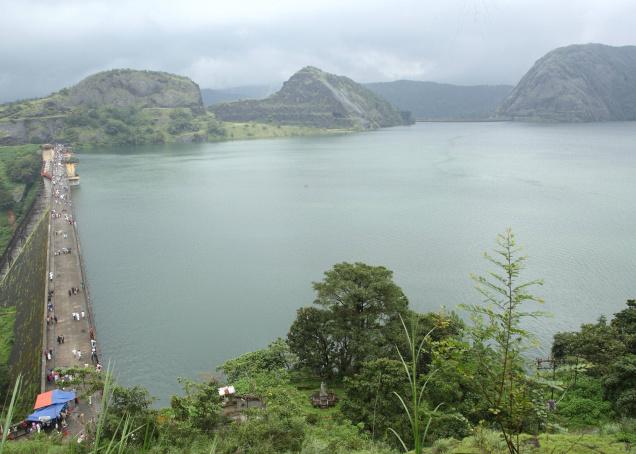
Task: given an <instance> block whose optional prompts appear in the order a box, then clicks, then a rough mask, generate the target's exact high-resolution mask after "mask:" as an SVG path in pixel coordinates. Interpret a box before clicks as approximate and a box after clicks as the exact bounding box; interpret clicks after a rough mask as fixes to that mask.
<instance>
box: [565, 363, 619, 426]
mask: <svg viewBox="0 0 636 454" xmlns="http://www.w3.org/2000/svg"><path fill="white" fill-rule="evenodd" d="M557 414H558V415H559V416H561V417H564V418H565V419H566V421H565V422H566V424H568V425H569V426H571V427H586V426H588V427H589V426H596V427H599V426H601V425H603V424H605V423H607V422H609V421H610V420H611V419H612V417H613V416H614V412H613V411H612V404H611V403H610V402H608V401H606V400H604V399H603V386H602V384H601V381H600V380H599V379H596V378H593V377H588V376H585V375H583V376H581V377H579V379H578V380H577V383H576V385H573V386H572V387H571V388H570V389H569V390H568V393H567V394H566V395H565V398H564V399H563V400H562V401H561V402H560V403H559V404H558V406H557Z"/></svg>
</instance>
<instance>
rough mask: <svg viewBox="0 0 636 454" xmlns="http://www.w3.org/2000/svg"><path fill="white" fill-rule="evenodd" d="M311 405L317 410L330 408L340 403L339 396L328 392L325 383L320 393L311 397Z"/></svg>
mask: <svg viewBox="0 0 636 454" xmlns="http://www.w3.org/2000/svg"><path fill="white" fill-rule="evenodd" d="M310 399H311V404H312V405H313V406H314V407H316V408H329V407H333V406H334V405H336V402H338V396H336V394H335V393H332V392H328V391H327V385H325V382H322V383H321V384H320V391H318V392H316V393H314V394H312V396H311V397H310Z"/></svg>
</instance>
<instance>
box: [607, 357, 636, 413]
mask: <svg viewBox="0 0 636 454" xmlns="http://www.w3.org/2000/svg"><path fill="white" fill-rule="evenodd" d="M603 385H604V387H605V391H606V397H607V398H608V399H609V400H610V401H611V402H613V404H614V407H615V409H616V411H617V412H618V413H619V414H621V415H623V416H627V417H630V418H633V417H636V355H632V354H626V355H624V356H622V357H620V358H619V359H617V360H616V361H615V362H614V363H613V364H612V366H611V368H610V371H609V374H608V375H607V376H606V377H605V378H604V380H603Z"/></svg>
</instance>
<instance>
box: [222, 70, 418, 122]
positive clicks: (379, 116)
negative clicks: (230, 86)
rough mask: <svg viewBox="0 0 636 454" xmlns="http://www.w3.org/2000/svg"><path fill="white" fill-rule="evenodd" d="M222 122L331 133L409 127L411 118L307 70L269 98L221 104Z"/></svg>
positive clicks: (342, 81) (350, 85)
mask: <svg viewBox="0 0 636 454" xmlns="http://www.w3.org/2000/svg"><path fill="white" fill-rule="evenodd" d="M212 110H213V112H214V113H215V114H216V116H217V117H218V118H219V119H222V120H224V121H231V122H251V121H253V122H261V123H276V124H283V125H298V126H310V127H316V128H330V129H373V128H379V127H386V126H396V125H400V124H408V123H409V117H408V116H407V115H405V114H401V113H400V112H398V111H397V110H396V109H395V108H393V106H391V105H390V104H389V103H388V102H387V101H385V100H384V99H382V98H380V97H379V96H377V95H376V94H374V93H373V92H372V91H370V90H368V89H366V88H364V87H363V86H362V85H360V84H358V83H356V82H354V81H353V80H351V79H349V78H347V77H343V76H336V75H334V74H329V73H326V72H324V71H321V70H320V69H318V68H314V67H311V66H308V67H306V68H303V69H301V70H300V71H298V72H297V73H296V74H294V75H293V76H292V77H291V78H290V79H289V80H288V81H287V82H285V83H284V84H283V87H282V88H281V89H280V90H279V91H278V92H276V93H274V94H273V95H272V96H270V97H269V98H266V99H263V100H247V101H239V102H234V103H229V104H221V105H218V106H215V107H213V108H212Z"/></svg>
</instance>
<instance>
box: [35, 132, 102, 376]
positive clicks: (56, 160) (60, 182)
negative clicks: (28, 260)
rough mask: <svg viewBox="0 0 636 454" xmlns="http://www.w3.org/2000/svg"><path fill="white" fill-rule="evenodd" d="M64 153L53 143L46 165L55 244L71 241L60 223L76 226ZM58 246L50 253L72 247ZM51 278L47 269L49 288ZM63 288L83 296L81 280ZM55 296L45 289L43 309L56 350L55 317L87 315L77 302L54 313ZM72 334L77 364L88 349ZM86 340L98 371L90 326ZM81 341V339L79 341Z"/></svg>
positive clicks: (60, 338) (49, 354)
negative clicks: (45, 304) (68, 311)
mask: <svg viewBox="0 0 636 454" xmlns="http://www.w3.org/2000/svg"><path fill="white" fill-rule="evenodd" d="M65 152H66V150H65V148H64V147H63V146H60V145H56V146H55V147H54V149H53V152H52V162H51V166H50V168H51V175H50V179H51V185H52V190H51V194H52V205H53V207H52V209H51V219H52V223H53V226H52V227H53V229H52V230H53V232H54V233H55V241H54V242H55V243H58V244H59V243H66V242H67V241H69V242H70V241H72V235H70V233H71V232H68V231H67V230H66V229H65V228H64V224H63V223H66V224H68V225H71V226H73V227H75V226H76V225H77V221H76V220H75V219H74V217H73V214H72V202H71V193H70V187H69V185H68V182H67V180H66V170H65V167H64V154H65ZM69 237H70V238H69ZM61 246H63V247H59V246H58V248H55V249H54V253H53V255H54V257H58V256H63V255H69V254H71V252H72V250H73V249H72V244H62V245H61ZM58 260H68V259H61V258H60V259H57V258H55V259H54V262H53V263H54V264H55V262H56V261H58ZM55 277H56V276H55V274H54V272H53V270H51V271H50V273H49V281H50V282H51V284H50V287H55V286H56V281H57V279H55ZM58 291H59V288H58ZM65 291H66V293H67V294H68V297H69V299H70V298H72V297H73V296H77V295H80V296H81V295H84V283H83V282H81V283H80V285H78V286H72V287H70V288H68V289H67V290H65ZM84 296H85V295H84ZM55 298H59V293H58V295H57V296H56V293H55V289H54V288H52V289H50V290H49V295H48V301H47V311H48V312H47V313H48V315H47V326H50V327H51V328H48V329H53V330H54V331H53V334H55V335H56V340H57V346H56V348H57V349H62V348H69V347H66V346H65V345H64V344H65V337H64V334H62V333H59V332H57V331H58V330H57V327H58V320H59V319H58V317H62V316H64V315H68V316H70V317H71V318H72V319H73V321H82V320H84V319H85V318H86V315H87V313H86V308H84V307H81V306H79V304H78V305H74V306H76V307H74V308H73V309H72V311H71V312H70V313H69V314H57V313H56V307H55V305H54V299H55ZM80 301H81V300H80ZM83 332H85V331H83ZM75 337H76V336H70V337H69V340H70V341H71V342H72V344H71V345H74V346H71V347H70V351H71V353H72V355H73V358H74V360H75V361H77V362H80V364H81V361H82V358H83V351H86V350H87V349H88V348H89V345H88V344H87V345H86V347H85V348H82V346H81V345H78V344H79V342H77V341H74V339H75ZM87 341H90V352H91V362H92V364H93V365H94V366H95V367H96V370H97V371H100V370H101V369H102V367H101V365H100V364H99V356H98V353H97V341H96V340H95V335H94V330H93V329H92V327H91V328H90V339H87ZM81 342H82V343H83V342H84V341H83V340H82V341H81ZM49 347H50V346H49ZM67 351H68V350H67ZM44 356H45V358H46V360H47V361H53V358H54V351H53V349H52V348H49V349H48V350H45V351H44ZM58 357H59V355H58ZM56 365H57V366H60V365H61V364H59V361H57V362H56ZM72 365H75V364H63V366H72ZM85 366H88V364H85ZM51 370H52V368H51ZM48 376H51V374H49V375H47V377H48ZM51 377H53V376H51ZM55 381H56V380H53V381H51V380H49V383H54V382H55Z"/></svg>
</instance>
